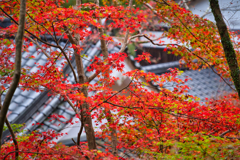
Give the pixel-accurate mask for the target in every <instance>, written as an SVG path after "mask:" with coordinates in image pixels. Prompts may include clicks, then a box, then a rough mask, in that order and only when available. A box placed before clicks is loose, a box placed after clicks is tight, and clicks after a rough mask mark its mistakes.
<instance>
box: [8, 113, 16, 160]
mask: <svg viewBox="0 0 240 160" xmlns="http://www.w3.org/2000/svg"><path fill="white" fill-rule="evenodd" d="M5 123H6V125H7V127H8V130H9V131H10V133H11V136H12V139H13V143H14V146H15V151H16V152H15V160H18V156H19V152H18V150H19V149H18V142H17V139H16V136H15V134H14V132H13V129H12V127H11V124H10V123H9V121H8V119H7V118H6V120H5Z"/></svg>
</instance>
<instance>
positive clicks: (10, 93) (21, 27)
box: [0, 0, 26, 150]
mask: <svg viewBox="0 0 240 160" xmlns="http://www.w3.org/2000/svg"><path fill="white" fill-rule="evenodd" d="M25 15H26V0H21V4H20V14H19V26H18V31H17V36H16V38H15V43H16V48H15V49H16V53H15V55H16V56H15V71H14V76H13V80H12V83H11V86H10V88H9V90H8V92H7V94H6V97H5V99H4V102H3V106H2V109H1V113H0V150H1V146H2V133H3V126H4V122H5V120H6V115H7V111H8V108H9V105H10V103H11V100H12V97H13V94H14V92H15V90H16V88H17V86H18V83H19V80H20V76H21V59H22V45H23V36H24V27H25Z"/></svg>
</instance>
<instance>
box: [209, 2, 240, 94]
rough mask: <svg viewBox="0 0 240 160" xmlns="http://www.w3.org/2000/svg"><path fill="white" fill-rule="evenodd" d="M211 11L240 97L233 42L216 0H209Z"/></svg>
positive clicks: (239, 75) (239, 81)
mask: <svg viewBox="0 0 240 160" xmlns="http://www.w3.org/2000/svg"><path fill="white" fill-rule="evenodd" d="M209 2H210V7H211V9H212V13H213V15H214V18H215V21H216V24H217V28H218V31H219V34H220V36H221V43H222V46H223V49H224V53H225V57H226V59H227V63H228V66H229V68H230V72H231V77H232V79H233V82H234V85H235V88H236V90H237V92H238V97H240V72H239V67H238V62H237V57H236V53H235V50H234V48H233V44H232V42H231V39H230V36H229V33H228V29H227V26H226V23H225V22H224V20H223V17H222V13H221V10H220V7H219V3H218V0H209Z"/></svg>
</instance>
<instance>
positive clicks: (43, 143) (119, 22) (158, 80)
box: [0, 0, 240, 159]
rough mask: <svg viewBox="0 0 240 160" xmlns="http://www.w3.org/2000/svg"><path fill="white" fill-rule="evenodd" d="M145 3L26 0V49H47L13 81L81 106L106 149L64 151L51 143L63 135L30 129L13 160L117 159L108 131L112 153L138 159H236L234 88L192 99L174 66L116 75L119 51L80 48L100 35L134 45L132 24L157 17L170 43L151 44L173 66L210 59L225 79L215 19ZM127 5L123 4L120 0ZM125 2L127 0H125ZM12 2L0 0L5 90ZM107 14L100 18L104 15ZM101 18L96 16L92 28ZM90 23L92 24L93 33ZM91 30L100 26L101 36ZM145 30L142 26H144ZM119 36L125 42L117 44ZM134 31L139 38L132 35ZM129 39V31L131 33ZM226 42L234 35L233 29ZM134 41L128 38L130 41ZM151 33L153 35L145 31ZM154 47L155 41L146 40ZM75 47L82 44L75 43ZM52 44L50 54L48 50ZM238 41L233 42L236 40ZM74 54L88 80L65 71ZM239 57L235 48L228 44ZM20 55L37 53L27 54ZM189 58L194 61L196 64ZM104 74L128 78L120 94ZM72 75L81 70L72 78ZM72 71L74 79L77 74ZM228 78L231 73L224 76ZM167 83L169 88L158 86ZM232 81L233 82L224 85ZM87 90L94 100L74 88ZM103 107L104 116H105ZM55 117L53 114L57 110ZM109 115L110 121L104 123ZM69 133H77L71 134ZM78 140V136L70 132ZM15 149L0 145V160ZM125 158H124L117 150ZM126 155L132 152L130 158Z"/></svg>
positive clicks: (238, 120)
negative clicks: (42, 59)
mask: <svg viewBox="0 0 240 160" xmlns="http://www.w3.org/2000/svg"><path fill="white" fill-rule="evenodd" d="M164 2H167V3H163V1H161V2H160V1H159V2H154V3H153V2H149V3H148V5H151V6H152V10H151V9H149V8H148V7H146V8H144V5H143V4H144V3H145V4H146V3H147V2H142V1H141V2H140V1H136V3H137V4H138V5H139V4H140V5H141V8H137V7H124V6H122V5H118V6H107V5H104V6H98V5H96V4H94V3H84V4H82V5H80V6H77V8H76V7H69V8H63V7H61V4H62V3H64V1H63V0H58V1H56V0H45V1H42V0H33V1H28V2H27V16H26V26H25V28H26V32H25V39H24V40H25V42H24V44H23V48H24V51H27V50H28V47H29V46H31V45H36V44H34V43H38V44H40V46H41V48H39V47H38V52H39V54H40V53H43V52H46V55H45V56H47V62H46V63H45V64H44V65H42V64H35V65H34V67H37V68H38V70H37V71H36V72H32V71H31V68H22V75H21V81H20V87H21V89H22V90H23V91H24V90H34V91H37V92H41V91H44V90H45V89H47V90H50V91H51V95H53V96H57V95H60V96H61V97H63V98H64V99H65V100H70V102H71V103H72V104H74V106H73V108H74V111H76V116H77V117H80V118H79V119H81V116H83V115H81V112H82V111H83V110H82V108H81V106H82V105H83V104H84V103H87V104H88V105H89V110H87V111H86V112H87V113H88V114H91V118H92V119H93V120H94V121H96V123H97V124H98V126H99V127H100V128H101V132H96V133H95V134H96V137H97V138H102V139H108V141H107V142H106V144H105V147H106V148H105V150H104V151H100V150H99V148H100V147H99V146H98V148H97V149H95V150H90V151H89V150H88V146H87V144H86V143H80V145H75V146H72V147H68V146H64V145H62V144H55V143H54V142H52V141H51V140H52V139H53V138H56V137H59V136H62V135H61V134H57V133H55V132H53V131H47V132H44V133H38V132H32V133H31V134H29V135H21V136H20V135H19V136H17V140H18V143H19V158H20V159H24V158H26V159H104V158H106V157H108V158H112V159H119V158H120V156H121V155H120V154H119V155H117V156H116V155H113V154H112V153H111V132H112V130H116V131H117V134H116V135H115V136H116V137H117V140H118V142H117V149H118V150H119V151H121V152H126V153H131V155H134V157H135V158H136V157H140V158H143V159H153V158H157V159H161V158H165V159H204V158H209V159H221V158H222V159H223V158H226V159H231V158H233V159H234V158H235V159H237V157H239V155H240V152H239V145H240V143H239V140H238V139H239V129H240V108H239V100H238V97H236V95H235V94H234V93H232V94H225V95H223V96H221V97H219V98H218V99H211V97H209V98H208V99H206V100H204V101H205V102H204V103H203V102H200V101H199V99H198V98H197V97H193V96H191V95H189V94H188V90H189V89H190V88H189V87H188V86H186V85H185V84H184V83H185V82H187V81H188V80H189V78H188V77H186V79H179V78H178V75H181V74H182V71H179V70H178V69H169V72H168V73H165V74H162V75H156V74H154V73H150V72H149V73H145V72H144V71H141V70H137V69H135V70H132V71H128V72H126V71H124V65H125V64H124V60H125V59H126V58H128V54H127V53H125V50H123V51H122V52H119V53H112V54H109V55H108V57H107V58H106V59H104V58H103V57H104V55H102V54H100V55H99V56H96V57H94V59H88V57H87V55H83V54H81V52H82V51H83V50H84V47H85V45H86V44H87V43H95V42H96V41H98V40H102V41H105V42H107V44H111V45H115V46H120V47H121V46H124V45H126V43H131V42H132V41H134V42H138V41H139V39H137V38H136V37H137V36H139V37H140V36H142V33H141V34H137V33H138V32H139V29H143V30H147V29H148V28H149V27H151V25H154V23H156V22H154V20H153V19H154V18H155V19H157V21H158V23H161V22H163V23H165V24H168V25H169V26H170V29H169V30H168V32H165V33H164V35H163V36H166V37H167V38H169V39H171V40H172V43H171V44H165V43H164V42H163V41H162V40H161V39H158V40H157V45H165V46H166V47H167V48H168V49H169V50H171V51H172V54H175V55H180V56H182V59H181V60H180V62H181V63H182V65H185V66H186V67H188V68H189V69H203V68H209V67H211V68H212V66H213V65H214V68H215V70H216V74H218V75H219V76H220V77H223V78H228V79H229V78H230V73H229V68H228V65H226V64H227V63H226V59H225V57H224V52H223V49H222V45H221V43H220V38H219V35H218V31H217V29H216V27H215V25H214V23H213V22H211V21H209V20H207V19H203V18H201V17H199V16H197V15H193V14H192V13H191V12H190V11H187V10H186V9H184V8H181V7H179V5H177V4H176V3H175V2H174V1H172V0H169V1H164ZM119 3H122V4H125V3H126V2H123V1H120V2H119ZM127 3H128V2H127ZM19 5H20V3H19V1H18V0H12V1H1V2H0V6H1V8H0V9H1V12H0V15H1V16H4V17H7V18H11V20H12V22H13V25H11V26H10V27H8V28H5V29H3V28H1V32H0V34H1V38H0V39H1V41H0V51H1V56H0V76H1V81H0V91H1V93H2V92H4V91H6V90H7V89H8V88H7V87H6V86H8V85H9V84H10V83H11V80H12V75H13V71H14V61H13V60H12V58H13V57H14V54H13V53H14V49H15V46H14V40H13V39H12V38H11V37H14V35H15V33H16V30H17V22H18V8H19ZM103 19H105V21H104V20H103ZM99 22H102V24H100V23H99ZM89 28H92V29H91V30H90V29H89ZM99 28H103V29H104V30H105V34H104V35H103V36H100V34H99V30H98V29H99ZM112 30H118V36H119V37H120V38H119V37H117V39H118V40H116V37H112V36H110V35H108V34H107V33H109V32H110V31H112ZM143 34H144V32H143ZM43 35H48V36H50V37H51V39H52V40H53V41H54V42H55V43H54V44H53V43H49V42H48V41H46V40H44V37H43ZM125 35H127V41H124V40H122V39H124V37H125ZM136 35H137V36H136ZM78 36H79V42H80V43H79V45H76V44H71V43H70V42H71V37H78ZM134 36H136V37H134ZM231 36H232V38H236V37H237V35H235V34H234V33H231ZM59 38H63V39H65V40H66V41H67V42H69V43H68V45H66V46H65V47H64V48H62V47H61V46H60V45H59V44H58V42H59V41H58V40H59ZM135 38H136V39H135ZM147 38H149V39H151V38H152V37H147ZM154 42H155V43H156V41H154ZM80 44H81V45H80ZM52 47H55V48H58V49H57V50H56V51H53V50H52V49H51V48H52ZM235 47H236V48H237V47H239V43H235ZM73 50H75V51H76V50H77V51H78V54H79V55H81V56H80V57H81V59H82V60H85V59H87V61H91V62H92V64H91V65H89V66H88V67H87V72H91V73H92V74H94V73H95V74H96V78H97V79H98V80H97V82H96V83H91V82H90V81H87V80H86V81H85V83H82V84H80V83H78V82H77V81H76V82H75V83H71V82H69V81H68V80H67V75H64V74H63V72H62V71H63V68H64V67H65V66H67V65H69V60H72V59H73V58H74V55H73ZM236 53H237V56H238V57H239V50H237V49H236ZM150 56H151V55H150V54H149V53H143V54H142V55H140V56H138V57H136V58H135V61H139V62H140V61H149V62H150ZM24 58H33V59H34V58H35V57H34V56H33V55H27V57H24ZM196 59H197V61H193V60H196ZM112 72H121V73H122V75H124V76H126V77H128V78H129V79H130V81H129V84H128V85H127V86H126V87H125V88H123V89H122V90H120V91H114V90H113V89H112V86H113V85H114V84H115V83H116V81H117V80H118V78H117V77H114V76H113V75H112ZM78 76H79V75H78ZM78 76H77V75H76V77H75V79H78V78H79V77H78ZM230 79H231V78H230ZM169 82H171V84H174V87H173V89H172V90H168V89H166V88H165V87H164V86H165V85H166V84H167V83H169ZM226 82H227V83H229V84H230V83H231V80H229V81H226ZM82 88H87V91H88V93H90V92H91V93H92V92H94V93H95V94H93V95H92V96H86V95H85V94H84V93H83V92H81V89H82ZM106 110H110V111H111V112H110V113H111V114H109V113H106V112H105V111H106ZM60 116H61V115H60ZM109 117H110V119H111V121H108V122H106V123H103V122H105V121H104V120H105V119H108V118H109ZM76 134H77V133H76ZM76 136H77V135H76ZM14 153H15V148H14V145H13V143H12V142H11V141H9V142H6V143H5V144H4V145H2V148H1V154H0V157H1V159H3V158H5V159H13V158H14ZM121 157H123V158H124V156H121ZM134 157H132V158H133V159H134ZM125 158H126V157H125Z"/></svg>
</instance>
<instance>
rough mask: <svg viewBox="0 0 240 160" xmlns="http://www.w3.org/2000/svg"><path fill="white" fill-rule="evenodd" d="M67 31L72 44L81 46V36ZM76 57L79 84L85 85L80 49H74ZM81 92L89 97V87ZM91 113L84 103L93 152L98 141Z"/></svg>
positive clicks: (86, 126) (89, 146) (83, 112)
mask: <svg viewBox="0 0 240 160" xmlns="http://www.w3.org/2000/svg"><path fill="white" fill-rule="evenodd" d="M65 31H66V33H67V35H68V38H69V40H70V42H71V43H72V44H74V45H79V39H80V36H79V35H76V36H75V37H74V38H73V37H72V35H71V33H70V32H69V31H68V30H67V28H65ZM74 56H75V61H76V66H77V73H78V79H79V81H78V83H79V84H83V83H85V82H87V78H86V76H85V74H84V67H83V62H82V58H81V52H80V51H79V50H78V49H74ZM76 83H77V82H76ZM79 92H82V93H83V94H84V96H85V97H88V90H87V87H83V88H82V89H81V90H79ZM89 111H90V110H89V105H88V104H87V103H86V102H84V103H83V104H82V105H81V115H83V116H84V117H83V118H82V119H83V120H84V122H83V124H84V129H85V132H86V136H87V142H88V148H89V150H92V149H97V146H96V140H95V133H94V129H93V126H92V118H91V113H89ZM81 115H79V116H81Z"/></svg>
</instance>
